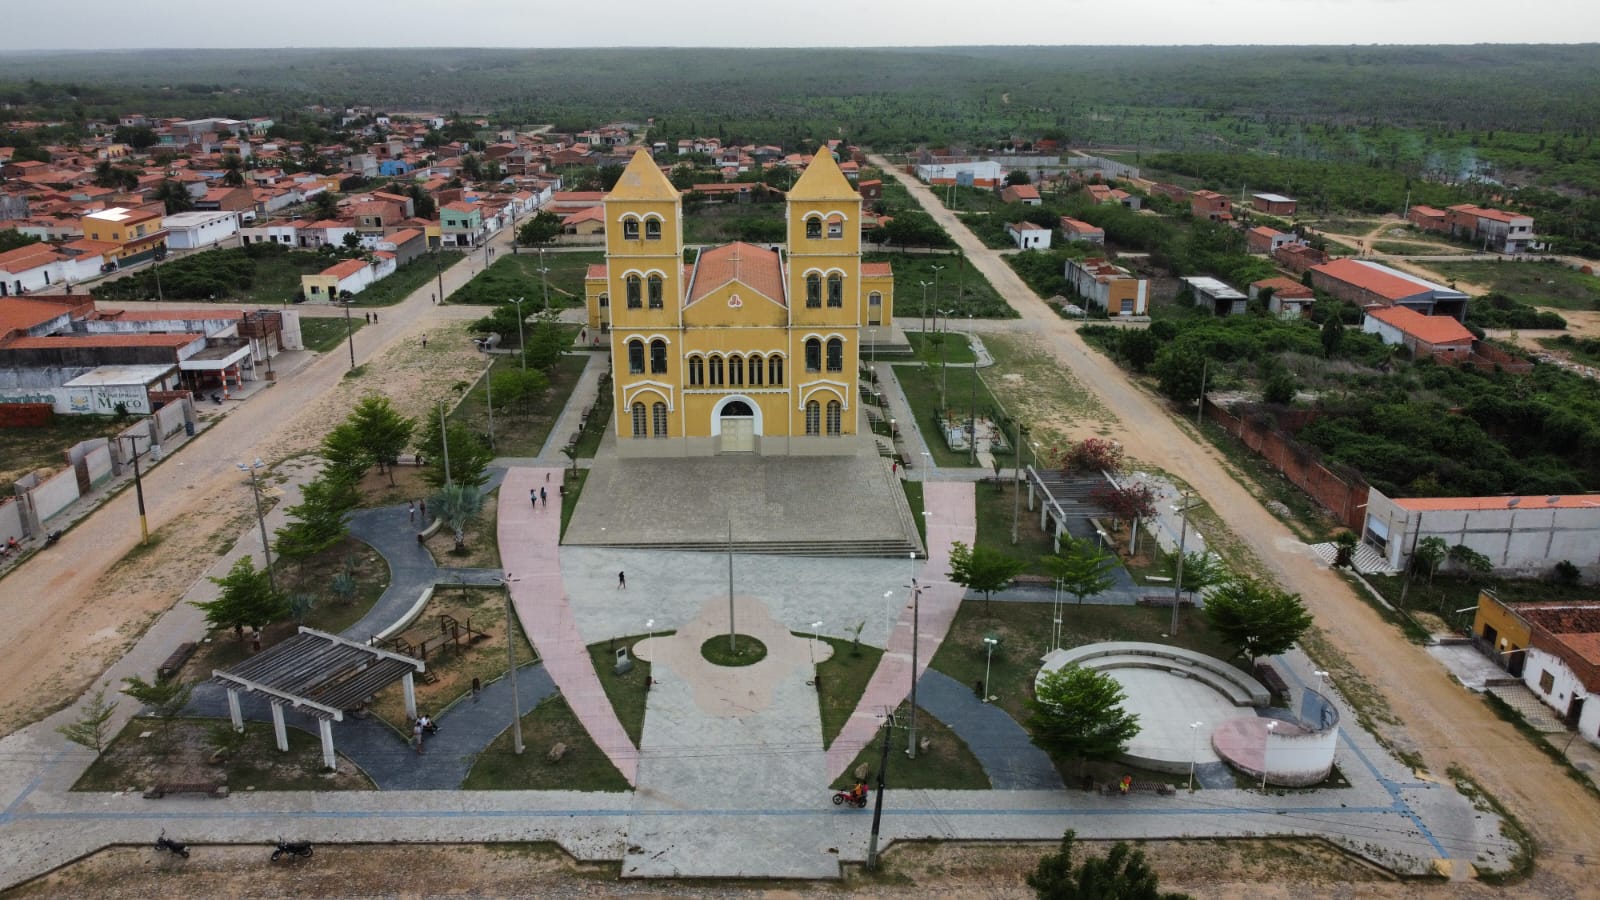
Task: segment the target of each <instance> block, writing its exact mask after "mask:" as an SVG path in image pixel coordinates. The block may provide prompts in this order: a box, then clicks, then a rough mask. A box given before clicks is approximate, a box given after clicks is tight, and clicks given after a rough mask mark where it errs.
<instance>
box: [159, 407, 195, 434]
mask: <svg viewBox="0 0 1600 900" xmlns="http://www.w3.org/2000/svg"><path fill="white" fill-rule="evenodd" d="M151 418H152V419H153V420H154V422H155V429H156V437H157V438H158V439H159V442H165V439H166V438H167V437H169V436H171V435H173V434H176V433H177V432H179V431H182V430H183V426H184V423H185V422H192V421H194V401H193V400H180V401H178V402H176V403H168V404H167V405H166V406H163V407H161V408H160V409H158V410H156V411H155V414H154V415H152V416H151Z"/></svg>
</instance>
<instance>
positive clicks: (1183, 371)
mask: <svg viewBox="0 0 1600 900" xmlns="http://www.w3.org/2000/svg"><path fill="white" fill-rule="evenodd" d="M1205 365H1206V358H1205V357H1204V356H1201V355H1200V351H1198V350H1196V349H1194V348H1193V347H1190V346H1188V345H1186V344H1173V345H1171V346H1167V347H1163V348H1161V351H1160V352H1159V353H1157V354H1156V360H1155V363H1154V364H1153V365H1152V366H1151V369H1150V370H1151V371H1152V372H1153V373H1154V374H1155V376H1156V384H1157V386H1158V387H1160V389H1161V393H1163V394H1165V395H1167V397H1168V398H1170V399H1171V400H1173V401H1174V402H1176V403H1192V402H1194V401H1195V400H1196V399H1198V398H1199V397H1200V381H1201V379H1203V378H1204V377H1205Z"/></svg>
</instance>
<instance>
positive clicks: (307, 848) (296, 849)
mask: <svg viewBox="0 0 1600 900" xmlns="http://www.w3.org/2000/svg"><path fill="white" fill-rule="evenodd" d="M311 852H312V848H311V842H310V841H285V840H284V839H283V838H278V849H276V850H274V851H272V861H273V862H277V861H278V857H280V856H283V855H284V854H285V853H287V854H289V855H290V856H298V857H300V858H301V859H310V858H311Z"/></svg>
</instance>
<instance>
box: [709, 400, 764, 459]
mask: <svg viewBox="0 0 1600 900" xmlns="http://www.w3.org/2000/svg"><path fill="white" fill-rule="evenodd" d="M721 417H722V442H721V445H720V446H719V448H718V449H720V450H721V451H722V452H723V453H753V452H755V449H756V416H755V410H752V409H751V408H750V406H749V404H747V403H745V402H744V401H743V400H735V401H733V402H732V403H729V404H728V405H726V406H724V407H723V408H722V416H721Z"/></svg>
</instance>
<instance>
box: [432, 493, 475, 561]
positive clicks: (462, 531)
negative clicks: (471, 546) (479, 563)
mask: <svg viewBox="0 0 1600 900" xmlns="http://www.w3.org/2000/svg"><path fill="white" fill-rule="evenodd" d="M429 502H430V507H429V508H430V509H432V510H433V511H434V514H435V515H437V516H438V517H439V519H440V520H441V521H443V522H444V527H446V528H448V529H450V533H451V534H452V535H454V536H455V540H456V549H455V552H457V553H465V552H466V549H467V526H468V525H470V524H472V520H473V519H476V518H477V517H478V513H480V512H482V511H483V494H482V492H480V491H479V490H478V486H477V485H473V484H460V483H456V484H447V485H445V486H444V487H442V488H440V489H439V492H438V493H437V494H434V495H433V499H432V500H431V501H429Z"/></svg>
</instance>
